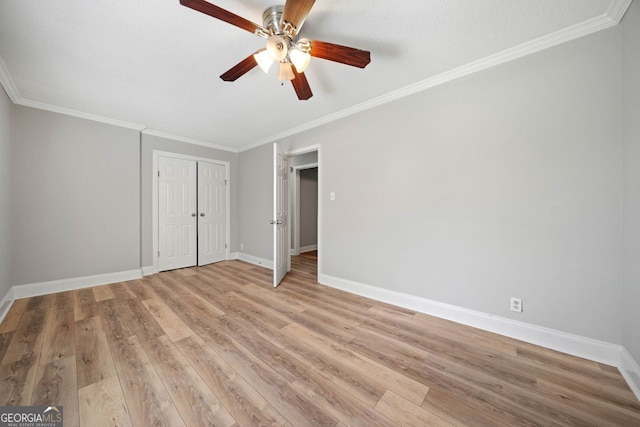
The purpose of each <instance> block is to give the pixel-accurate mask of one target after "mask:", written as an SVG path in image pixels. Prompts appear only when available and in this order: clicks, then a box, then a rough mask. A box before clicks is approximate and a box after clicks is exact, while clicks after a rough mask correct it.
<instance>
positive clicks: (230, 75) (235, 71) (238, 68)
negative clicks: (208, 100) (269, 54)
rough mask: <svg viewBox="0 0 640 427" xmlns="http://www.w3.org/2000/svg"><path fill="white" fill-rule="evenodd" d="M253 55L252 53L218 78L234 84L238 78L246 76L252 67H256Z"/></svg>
mask: <svg viewBox="0 0 640 427" xmlns="http://www.w3.org/2000/svg"><path fill="white" fill-rule="evenodd" d="M256 53H257V52H256ZM253 55H254V54H253V53H252V54H251V55H249V56H247V57H246V58H244V59H243V60H242V61H240V62H239V63H238V64H236V65H234V66H233V67H231V68H230V69H229V71H227V72H226V73H224V74H223V75H221V76H220V78H221V79H222V80H224V81H225V82H235V81H236V80H238V79H239V78H240V77H242V76H244V75H245V74H247V73H248V72H249V71H251V70H252V69H253V67H255V66H256V65H258V63H257V62H256V59H255V58H254V57H253Z"/></svg>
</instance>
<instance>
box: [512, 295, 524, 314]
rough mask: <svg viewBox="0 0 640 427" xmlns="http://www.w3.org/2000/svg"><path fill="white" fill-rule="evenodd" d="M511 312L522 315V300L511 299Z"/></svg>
mask: <svg viewBox="0 0 640 427" xmlns="http://www.w3.org/2000/svg"><path fill="white" fill-rule="evenodd" d="M511 311H515V312H517V313H522V299H520V298H516V297H511Z"/></svg>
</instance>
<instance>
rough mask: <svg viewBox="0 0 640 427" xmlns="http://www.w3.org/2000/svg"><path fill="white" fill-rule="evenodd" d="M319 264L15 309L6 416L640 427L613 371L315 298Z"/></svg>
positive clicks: (227, 266)
mask: <svg viewBox="0 0 640 427" xmlns="http://www.w3.org/2000/svg"><path fill="white" fill-rule="evenodd" d="M313 264H314V262H313V254H308V255H305V256H301V257H295V258H294V270H296V271H294V272H293V273H291V274H289V275H288V276H287V278H286V279H285V281H284V283H283V284H282V285H281V286H280V287H279V288H277V289H275V290H274V289H272V288H271V287H270V285H269V284H270V280H271V274H270V273H271V272H270V271H268V270H265V269H263V268H258V267H254V266H252V265H249V264H246V263H243V262H240V261H230V262H223V263H218V264H215V265H210V266H206V267H200V268H191V269H184V270H177V271H172V272H165V273H161V274H158V275H154V276H150V277H146V278H144V279H140V280H134V281H130V282H124V283H118V284H114V285H109V286H98V287H94V288H90V289H83V290H78V291H73V292H64V293H59V294H53V295H46V296H41V297H34V298H29V299H22V300H18V301H16V302H15V303H14V306H13V308H12V309H11V311H10V313H9V314H8V316H7V317H6V319H5V320H4V321H3V322H2V324H0V360H1V363H0V405H29V404H32V405H35V404H57V405H63V407H64V415H65V426H67V427H69V426H75V425H86V426H91V427H97V426H100V425H121V426H127V425H136V426H150V425H166V426H181V425H185V426H196V425H215V426H231V425H242V426H257V425H287V426H309V425H330V426H335V425H340V426H345V425H363V426H395V425H407V426H410V425H415V426H425V425H474V426H481V425H488V426H499V425H509V426H512V425H543V426H553V425H599V426H610V425H624V426H630V425H636V426H637V425H640V403H639V402H638V401H637V400H636V398H635V397H634V396H633V394H632V393H631V391H630V390H629V388H628V387H627V385H626V384H625V382H624V381H623V379H622V377H621V376H620V374H619V373H618V371H617V370H616V369H615V368H612V367H609V366H604V365H600V364H598V363H594V362H590V361H586V360H582V359H578V358H575V357H571V356H567V355H562V354H560V353H556V352H554V351H551V350H547V349H544V348H540V347H536V346H533V345H530V344H526V343H522V342H519V341H516V340H513V339H508V338H504V337H501V336H497V335H494V334H490V333H487V332H483V331H479V330H475V329H473V328H470V327H465V326H461V325H458V324H454V323H451V322H448V321H444V320H441V319H437V318H434V317H430V316H427V315H424V314H420V313H415V312H413V311H409V310H405V309H401V308H396V307H393V306H390V305H386V304H382V303H379V302H375V301H372V300H369V299H366V298H362V297H358V296H354V295H350V294H347V293H344V292H341V291H338V290H334V289H331V288H328V287H324V286H321V285H318V284H317V283H316V282H315V280H314V279H311V277H315V274H316V272H315V265H313Z"/></svg>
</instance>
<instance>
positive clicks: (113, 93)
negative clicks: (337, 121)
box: [0, 0, 630, 151]
mask: <svg viewBox="0 0 640 427" xmlns="http://www.w3.org/2000/svg"><path fill="white" fill-rule="evenodd" d="M282 1H283V0H282ZM211 2H212V3H214V4H216V5H218V6H220V7H222V8H225V9H227V10H229V11H231V12H233V13H235V14H238V15H240V16H243V17H245V18H247V19H249V20H251V21H253V22H257V23H262V19H261V17H262V11H263V10H264V9H265V8H266V7H268V6H271V5H273V4H274V2H273V0H211ZM275 3H276V4H277V3H278V2H277V1H276V2H275ZM629 3H630V0H517V1H514V0H481V1H480V0H430V1H424V0H406V1H397V2H390V1H384V2H383V1H381V0H351V1H348V2H347V1H339V0H317V1H316V4H315V6H314V7H313V9H312V11H311V13H310V15H309V17H308V18H307V20H306V21H305V25H304V27H303V29H302V36H303V37H307V38H312V39H318V40H324V41H329V42H333V43H337V44H342V45H347V46H352V47H357V48H360V49H364V50H369V51H371V64H370V65H369V66H368V67H367V68H365V69H364V70H362V69H358V68H353V67H348V66H345V65H342V64H337V63H333V62H328V61H324V60H321V59H317V58H313V59H312V61H311V65H310V66H309V69H308V70H307V71H306V73H305V74H306V76H307V79H308V81H309V84H310V85H311V89H312V91H313V94H314V96H313V97H312V98H311V99H310V100H308V101H298V100H297V98H296V95H295V92H294V91H293V88H292V87H291V84H290V83H288V82H287V83H285V84H284V85H283V86H282V85H281V84H280V82H279V81H278V79H277V70H276V68H277V67H272V69H271V71H270V73H269V75H265V74H264V73H263V72H262V71H261V70H260V69H259V68H258V67H256V68H255V69H253V70H252V71H250V72H249V73H247V74H246V75H244V76H243V77H241V78H240V79H238V80H237V81H236V82H233V83H228V82H223V81H222V80H221V79H220V78H219V77H218V76H219V75H220V74H222V73H223V72H225V71H226V70H228V69H229V68H230V67H231V66H233V65H235V64H236V63H237V62H239V61H240V60H241V59H243V58H245V57H246V56H248V55H249V54H250V53H252V52H254V51H256V50H257V49H259V48H261V47H263V46H264V40H263V39H260V38H258V37H256V36H254V35H252V34H250V33H248V32H246V31H243V30H241V29H239V28H237V27H233V26H231V25H229V24H226V23H224V22H221V21H218V20H215V19H213V18H211V17H209V16H206V15H203V14H201V13H198V12H196V11H194V10H191V9H189V8H186V7H184V6H181V5H180V4H179V1H178V0H136V1H126V0H48V1H43V0H1V1H0V80H1V82H2V85H3V86H4V87H5V89H6V91H7V92H8V93H9V95H10V97H11V98H12V100H13V101H14V102H16V103H18V104H23V105H31V106H38V107H41V108H46V109H50V110H53V111H67V112H70V113H72V114H76V115H80V116H83V117H91V116H96V117H97V118H100V119H102V120H105V121H107V122H119V121H121V122H126V123H130V124H132V125H133V126H134V127H135V126H139V127H140V128H141V129H142V128H145V129H146V130H145V132H150V133H156V134H167V135H174V136H176V137H179V138H182V139H185V140H197V141H200V142H202V143H205V144H210V145H216V146H223V147H227V148H228V149H230V150H234V151H237V150H240V149H244V148H247V147H250V146H254V145H257V144H260V143H264V142H268V141H270V140H273V139H274V138H277V137H278V136H282V135H287V134H291V133H294V132H296V131H297V130H301V129H305V128H308V127H311V126H314V125H317V124H320V123H324V122H326V121H329V120H330V119H331V118H335V117H340V116H342V115H346V114H348V113H350V112H354V111H358V110H359V109H363V108H366V107H368V106H371V105H376V104H378V103H381V102H384V101H385V100H389V99H394V98H395V97H399V96H401V95H403V94H407V93H410V92H412V91H415V90H419V89H422V88H425V87H428V86H429V85H432V84H436V83H437V82H439V81H445V80H447V79H448V78H452V77H454V76H456V75H462V74H465V73H469V72H472V71H474V70H477V69H481V68H483V67H486V66H490V65H492V64H495V63H499V62H503V61H505V60H508V59H511V58H514V57H517V56H521V55H523V54H526V53H530V52H534V51H536V50H539V49H542V48H544V47H547V46H550V45H553V44H557V43H560V42H562V41H565V40H568V39H571V38H575V37H578V36H580V35H583V34H588V33H590V32H593V31H597V30H600V29H602V28H606V27H608V26H611V25H615V24H616V23H617V22H618V21H619V20H620V18H621V16H622V14H623V13H624V11H625V10H626V8H627V7H628V5H629Z"/></svg>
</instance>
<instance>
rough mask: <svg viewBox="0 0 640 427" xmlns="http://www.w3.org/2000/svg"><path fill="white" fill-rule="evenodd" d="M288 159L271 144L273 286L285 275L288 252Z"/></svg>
mask: <svg viewBox="0 0 640 427" xmlns="http://www.w3.org/2000/svg"><path fill="white" fill-rule="evenodd" d="M288 178H289V158H288V157H287V156H286V154H285V153H284V151H283V150H282V149H280V148H279V147H278V144H276V143H274V144H273V193H274V200H273V217H274V221H273V222H274V224H273V286H274V287H276V286H278V285H279V284H280V282H281V281H282V279H283V278H284V276H285V275H286V274H287V271H288V269H289V267H288V266H289V262H290V258H289V257H290V256H291V254H290V251H289V239H290V237H289V218H288V212H289V179H288Z"/></svg>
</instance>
